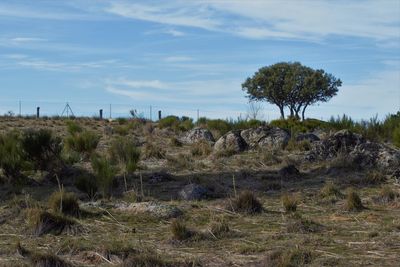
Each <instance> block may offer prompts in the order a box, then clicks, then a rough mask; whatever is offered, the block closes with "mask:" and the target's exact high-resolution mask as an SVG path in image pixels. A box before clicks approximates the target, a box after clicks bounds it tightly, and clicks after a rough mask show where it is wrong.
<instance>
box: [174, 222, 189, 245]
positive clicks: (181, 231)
mask: <svg viewBox="0 0 400 267" xmlns="http://www.w3.org/2000/svg"><path fill="white" fill-rule="evenodd" d="M171 233H172V237H173V238H174V239H176V240H186V239H189V238H190V237H191V236H192V232H191V231H190V230H189V229H188V228H187V227H186V224H185V223H184V222H183V221H182V220H179V219H174V220H173V221H172V223H171Z"/></svg>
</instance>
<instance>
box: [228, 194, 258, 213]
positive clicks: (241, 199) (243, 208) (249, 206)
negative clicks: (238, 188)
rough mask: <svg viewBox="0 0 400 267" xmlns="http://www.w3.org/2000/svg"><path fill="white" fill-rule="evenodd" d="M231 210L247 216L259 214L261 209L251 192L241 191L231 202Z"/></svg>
mask: <svg viewBox="0 0 400 267" xmlns="http://www.w3.org/2000/svg"><path fill="white" fill-rule="evenodd" d="M232 208H233V210H234V211H236V212H242V213H247V214H255V213H261V212H262V211H263V207H262V204H261V202H260V201H259V200H258V199H257V197H256V196H255V195H254V193H253V192H251V191H243V192H241V193H240V194H239V196H238V197H237V198H235V199H234V200H233V202H232Z"/></svg>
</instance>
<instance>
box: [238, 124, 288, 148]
mask: <svg viewBox="0 0 400 267" xmlns="http://www.w3.org/2000/svg"><path fill="white" fill-rule="evenodd" d="M240 135H241V136H242V138H243V139H244V140H245V141H246V143H247V144H248V145H249V147H250V148H252V149H254V148H258V147H260V148H268V149H274V148H282V147H284V146H285V145H286V144H287V143H288V141H289V139H290V135H289V134H288V133H287V132H286V131H285V130H283V129H280V128H273V127H266V126H263V127H258V128H252V129H246V130H243V131H242V132H241V133H240Z"/></svg>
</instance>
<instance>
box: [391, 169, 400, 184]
mask: <svg viewBox="0 0 400 267" xmlns="http://www.w3.org/2000/svg"><path fill="white" fill-rule="evenodd" d="M391 176H392V178H393V179H394V180H395V181H396V183H398V184H400V167H398V168H397V170H395V171H394V172H393V173H392V175H391Z"/></svg>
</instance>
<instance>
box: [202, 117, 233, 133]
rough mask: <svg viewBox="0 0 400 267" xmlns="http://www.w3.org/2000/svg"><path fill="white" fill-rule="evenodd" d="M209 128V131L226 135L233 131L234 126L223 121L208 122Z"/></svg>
mask: <svg viewBox="0 0 400 267" xmlns="http://www.w3.org/2000/svg"><path fill="white" fill-rule="evenodd" d="M207 128H208V129H209V130H215V131H218V132H219V133H220V134H221V135H224V134H226V133H227V132H229V131H230V130H232V125H231V124H229V122H227V121H225V120H221V119H217V120H207Z"/></svg>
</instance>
